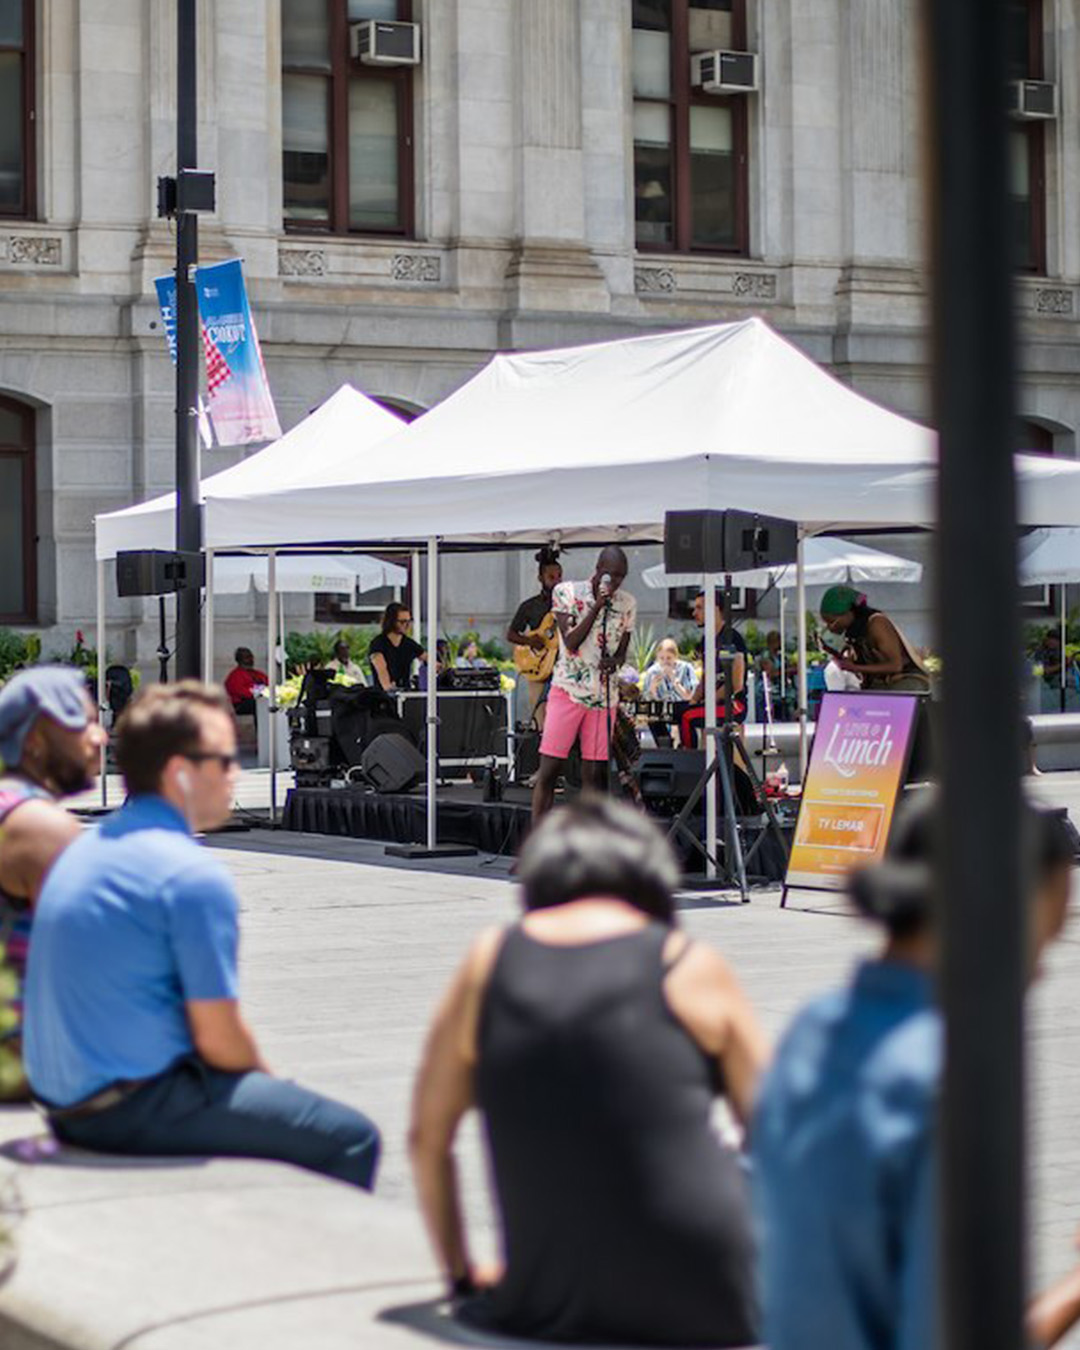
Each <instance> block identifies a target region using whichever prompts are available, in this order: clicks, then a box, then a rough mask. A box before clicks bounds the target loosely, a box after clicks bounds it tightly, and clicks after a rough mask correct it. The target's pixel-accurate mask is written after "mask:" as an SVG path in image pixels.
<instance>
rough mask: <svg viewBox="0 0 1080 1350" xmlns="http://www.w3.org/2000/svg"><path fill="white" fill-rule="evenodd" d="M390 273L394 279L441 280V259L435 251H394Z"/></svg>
mask: <svg viewBox="0 0 1080 1350" xmlns="http://www.w3.org/2000/svg"><path fill="white" fill-rule="evenodd" d="M390 275H391V276H392V277H393V279H394V280H395V281H441V280H442V259H441V258H440V257H439V255H438V254H437V253H395V254H394V256H393V258H391V260H390Z"/></svg>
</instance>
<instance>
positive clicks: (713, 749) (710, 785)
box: [701, 572, 730, 880]
mask: <svg viewBox="0 0 1080 1350" xmlns="http://www.w3.org/2000/svg"><path fill="white" fill-rule="evenodd" d="M726 618H727V616H726V615H725V619H726ZM701 678H702V680H703V681H704V685H705V768H706V771H707V772H708V771H709V770H711V769H712V766H713V762H714V760H715V759H716V754H717V748H718V747H717V743H716V575H715V573H712V572H709V573H706V576H705V652H704V666H703V668H702V672H701ZM716 808H717V791H716V774H715V773H711V772H710V773H709V777H708V780H707V785H706V788H705V852H706V855H707V856H706V859H705V875H706V876H707V877H708V878H709V879H710V880H712V879H715V877H716ZM729 861H730V859H729Z"/></svg>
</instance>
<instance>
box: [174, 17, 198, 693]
mask: <svg viewBox="0 0 1080 1350" xmlns="http://www.w3.org/2000/svg"><path fill="white" fill-rule="evenodd" d="M195 5H196V0H177V5H176V12H177V85H176V88H177V99H176V169H177V177H178V178H179V175H180V171H181V170H183V169H194V168H196V167H197V162H198V108H197V103H196V94H197V86H196V56H197V43H196V16H195ZM198 260H199V218H198V216H197V215H196V214H195V213H194V212H193V211H179V212H178V213H177V216H176V547H177V548H178V549H182V550H185V551H189V552H192V553H198V552H199V551H200V550H201V549H202V516H201V513H200V509H199V441H198V427H197V423H196V411H195V410H196V404H197V402H198V397H199V361H200V342H199V308H198V301H197V298H196V294H195V277H194V272H195V265H196V263H197V262H198ZM201 667H202V651H201V634H200V629H199V587H198V586H192V587H189V588H188V589H186V590H181V591H179V592H178V593H177V596H176V673H177V675H178V677H179V678H180V679H185V678H193V679H197V678H198V677H199V676H200V674H201V673H202V670H201Z"/></svg>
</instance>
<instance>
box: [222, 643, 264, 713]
mask: <svg viewBox="0 0 1080 1350" xmlns="http://www.w3.org/2000/svg"><path fill="white" fill-rule="evenodd" d="M233 660H234V661H235V662H236V668H235V669H234V670H230V671H229V673H228V675H226V676H225V692H226V693H227V694H228V696H229V698H230V700H231V701H232V705H233V712H235V713H236V714H237V715H240V714H242V713H250V714H251V716H252V717H254V716H255V690H256V689H265V688H266V686H267V685H268V684H269V683H270V678H269V676H268V675H267V674H266V672H265V671H262V670H256V669H255V653H254V652H253V651H252V650H251V648H250V647H237V649H236V651H235V652H234V653H233Z"/></svg>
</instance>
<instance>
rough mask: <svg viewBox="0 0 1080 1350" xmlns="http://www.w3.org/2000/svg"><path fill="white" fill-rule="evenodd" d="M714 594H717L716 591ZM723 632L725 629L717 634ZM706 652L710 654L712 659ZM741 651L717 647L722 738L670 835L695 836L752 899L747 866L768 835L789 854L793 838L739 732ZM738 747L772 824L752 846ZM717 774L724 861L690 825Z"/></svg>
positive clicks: (727, 601) (727, 607)
mask: <svg viewBox="0 0 1080 1350" xmlns="http://www.w3.org/2000/svg"><path fill="white" fill-rule="evenodd" d="M710 598H711V597H710ZM730 613H731V575H730V573H729V574H727V575H725V577H724V615H725V625H724V627H725V629H727V627H728V622H727V616H728V615H730ZM717 637H718V638H719V634H717ZM708 655H709V654H708V653H707V652H706V660H708ZM738 655H739V653H738V652H737V651H735V650H734V649H733V648H730V647H728V648H724V649H722V650H720V651H718V652H717V656H718V657H719V660H720V663H721V665H722V667H723V672H724V674H723V689H724V720H723V722H722V723H721V724H720V725H719V726H718V727H709V728H706V731H705V734H706V736H710V735H711V736H714V737H715V738H716V753H715V754H714V755H713V757H712V762H711V763H709V755H708V751H707V750H706V755H705V760H706V767H705V771H704V772H703V773H702V775H701V777H700V778H699V779H698V781H697V783H696V784H695V786H694V790H693V792H691V794H690V796H689V797H688V798H687V800H686V803H685V804H684V806H683V808H682V810H681V811H680V812H679V814H678V815H677V816H676V817H675V819H674V820H673V821H672V823H671V828H670V829H669V830H668V838H669V839H673V838H674V836H675V835H676V834H682V836H683V837H684V838H686V839H688V840H689V841H690V843H691V844H692V845H693V846H694V848H696V849H697V850H698V852H699V853H700V854H701V855H702V857H703V858H704V859H705V862H706V864H709V865H711V866H712V867H713V868H715V870H716V874H717V880H718V881H720V883H721V884H722V885H726V886H730V887H734V888H737V889H738V892H739V897H740V899H741V900H742V902H743V904H744V905H745V904H748V903H749V900H750V887H749V883H748V881H747V871H748V868H749V866H750V864H751V863H752V862H753V860H754V857H755V856H756V854H757V852H758V850H759V849H760V848H761V846H762V845H763V844H764V842H765V840H766V838H768V837H769V835H772V837H773V838H774V839H776V840H777V842H778V843H779V845H780V848H781V851H782V852H783V854H784V856H785V858H786V857H787V851H788V850H787V843H786V841H785V839H784V834H783V831H782V830H781V828H780V822H779V820H778V819H777V817H776V812H775V811H774V810H773V805H772V802H770V801H769V799H768V796H767V795H766V793H765V790H764V787H763V785H762V782H761V779H760V778H759V777H758V775H757V773H756V771H755V769H754V765H753V762H752V760H751V757H750V754H749V753H748V751H747V749H746V746H745V744H744V743H743V739H742V737H741V736H740V734H739V728H738V725H737V724H736V722H735V708H734V703H735V699H734V695H733V692H732V690H733V686H734V680H733V678H732V677H733V670H734V666H735V661H736V659H737V658H738ZM736 752H738V755H739V758H740V759H741V760H742V767H743V771H744V772H745V773H746V776H747V777H748V778H749V780H750V785H751V788H752V789H753V794H754V801H755V803H756V805H757V806H758V807H760V808H761V810H762V812H763V814H764V816H765V821H766V825H765V828H764V829H759V831H758V837H757V838H756V839H755V840H754V842H753V844H751V845H750V848H749V850H747V849H746V848H745V847H744V844H743V833H742V832H743V831H744V830H745V828H746V823H745V820H744V818H742V817H740V815H739V814H738V804H737V800H736V796H735V754H736ZM713 779H719V782H720V791H721V795H722V798H723V806H724V851H723V858H722V861H721V860H718V859H717V858H714V857H713V855H712V854H711V853H710V852H709V850H708V849H707V848H706V846H705V845H704V844H703V843H702V842H701V840H700V839H699V838H698V836H697V833H696V832H695V831H694V830H692V829H691V828H690V826H689V823H688V822H689V819H690V816H691V815H692V814H693V811H694V808H695V807H696V806H697V804H698V802H699V801H700V800H701V796H702V793H704V792H705V791H706V790H707V788H708V786H709V783H710V782H711V781H712V780H713Z"/></svg>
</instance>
